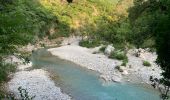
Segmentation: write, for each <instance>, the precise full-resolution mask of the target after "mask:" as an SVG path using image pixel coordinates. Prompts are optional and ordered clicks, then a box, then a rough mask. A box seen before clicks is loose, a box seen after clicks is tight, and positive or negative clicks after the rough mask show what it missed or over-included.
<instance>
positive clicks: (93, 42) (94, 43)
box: [79, 40, 100, 48]
mask: <svg viewBox="0 0 170 100" xmlns="http://www.w3.org/2000/svg"><path fill="white" fill-rule="evenodd" d="M79 45H80V46H82V47H87V48H94V47H97V46H100V42H99V41H98V40H91V41H90V40H82V41H80V42H79Z"/></svg>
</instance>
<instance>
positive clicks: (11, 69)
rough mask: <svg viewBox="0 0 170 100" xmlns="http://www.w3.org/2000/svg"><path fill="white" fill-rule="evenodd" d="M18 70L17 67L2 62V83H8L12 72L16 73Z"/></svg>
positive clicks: (0, 77) (0, 73)
mask: <svg viewBox="0 0 170 100" xmlns="http://www.w3.org/2000/svg"><path fill="white" fill-rule="evenodd" d="M15 69H16V66H14V65H12V64H6V63H3V62H2V61H1V62H0V83H1V82H2V81H6V80H7V78H8V74H9V73H11V72H14V71H15Z"/></svg>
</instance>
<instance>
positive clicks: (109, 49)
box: [104, 45, 115, 55]
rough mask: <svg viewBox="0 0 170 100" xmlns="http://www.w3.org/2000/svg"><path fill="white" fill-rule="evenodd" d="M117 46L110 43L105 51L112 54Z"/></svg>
mask: <svg viewBox="0 0 170 100" xmlns="http://www.w3.org/2000/svg"><path fill="white" fill-rule="evenodd" d="M114 50H115V48H114V47H113V46H112V45H108V46H107V47H106V49H105V51H104V53H105V54H106V55H110V54H111V52H112V51H114Z"/></svg>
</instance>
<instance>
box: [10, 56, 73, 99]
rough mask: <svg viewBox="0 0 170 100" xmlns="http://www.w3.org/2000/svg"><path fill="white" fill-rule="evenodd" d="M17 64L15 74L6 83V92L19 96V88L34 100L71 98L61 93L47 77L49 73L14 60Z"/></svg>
mask: <svg viewBox="0 0 170 100" xmlns="http://www.w3.org/2000/svg"><path fill="white" fill-rule="evenodd" d="M14 62H18V66H17V70H18V71H17V72H16V73H14V75H12V76H13V77H12V79H11V80H10V81H9V82H8V83H7V90H8V91H9V92H12V93H14V94H15V95H16V97H19V96H20V93H19V91H18V88H19V87H22V88H23V89H26V90H27V92H28V95H29V96H31V97H33V96H35V98H34V100H70V99H71V97H70V96H68V95H67V94H64V93H62V92H61V89H60V88H59V87H56V86H55V83H54V82H53V81H52V80H51V78H50V77H49V73H48V72H47V71H45V70H43V69H33V70H30V68H31V67H32V64H31V63H28V64H23V61H22V60H20V59H17V58H15V61H14Z"/></svg>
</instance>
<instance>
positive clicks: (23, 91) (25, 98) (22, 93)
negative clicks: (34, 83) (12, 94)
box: [18, 87, 35, 100]
mask: <svg viewBox="0 0 170 100" xmlns="http://www.w3.org/2000/svg"><path fill="white" fill-rule="evenodd" d="M18 91H19V93H20V99H21V100H33V99H34V98H35V96H32V97H31V96H29V94H28V92H27V90H26V89H23V88H22V87H19V88H18Z"/></svg>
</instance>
